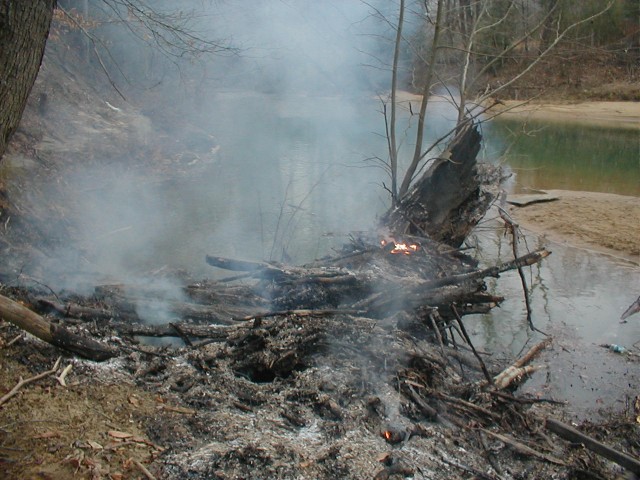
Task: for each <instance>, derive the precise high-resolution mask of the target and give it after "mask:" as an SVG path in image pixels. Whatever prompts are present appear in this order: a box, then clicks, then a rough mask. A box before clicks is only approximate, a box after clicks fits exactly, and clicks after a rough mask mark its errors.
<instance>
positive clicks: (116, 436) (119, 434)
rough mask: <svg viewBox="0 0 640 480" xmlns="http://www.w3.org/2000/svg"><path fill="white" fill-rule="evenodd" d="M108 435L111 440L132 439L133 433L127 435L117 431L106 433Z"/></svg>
mask: <svg viewBox="0 0 640 480" xmlns="http://www.w3.org/2000/svg"><path fill="white" fill-rule="evenodd" d="M107 433H108V435H109V436H110V437H113V438H131V437H133V433H127V432H119V431H118V430H109V432H107Z"/></svg>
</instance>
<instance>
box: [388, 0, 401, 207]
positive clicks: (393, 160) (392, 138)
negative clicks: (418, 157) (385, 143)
mask: <svg viewBox="0 0 640 480" xmlns="http://www.w3.org/2000/svg"><path fill="white" fill-rule="evenodd" d="M403 23H404V0H400V14H399V17H398V28H397V29H396V44H395V50H394V52H393V69H392V71H391V121H390V131H389V164H390V167H391V204H392V205H393V206H395V204H396V201H397V195H398V147H397V144H396V92H397V90H398V59H399V57H400V42H401V41H402V24H403Z"/></svg>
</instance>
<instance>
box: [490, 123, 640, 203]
mask: <svg viewBox="0 0 640 480" xmlns="http://www.w3.org/2000/svg"><path fill="white" fill-rule="evenodd" d="M485 138H486V139H487V143H488V147H487V148H488V152H487V153H488V155H496V154H501V153H503V152H505V154H504V160H505V162H506V163H507V164H508V165H509V166H510V167H511V168H512V169H513V171H514V172H515V174H516V178H515V188H514V190H515V192H517V193H520V192H526V191H528V190H530V189H563V190H584V191H591V192H605V193H616V194H620V195H633V196H640V131H639V130H637V129H628V130H626V129H607V128H602V127H588V126H582V125H571V124H562V123H546V124H542V123H534V122H528V123H527V124H526V125H523V124H522V123H521V122H519V121H512V120H506V119H497V120H494V121H493V122H492V123H491V124H490V125H487V126H485Z"/></svg>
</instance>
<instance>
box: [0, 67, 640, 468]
mask: <svg viewBox="0 0 640 480" xmlns="http://www.w3.org/2000/svg"><path fill="white" fill-rule="evenodd" d="M51 60H52V59H47V60H46V61H45V62H46V63H48V66H47V67H46V68H45V69H44V70H43V75H41V77H40V78H39V80H38V82H37V84H36V87H35V89H34V92H33V95H32V98H31V99H30V103H29V107H28V108H29V111H28V112H27V113H26V115H25V119H24V122H23V125H22V126H21V128H20V130H19V131H18V132H17V134H16V136H15V137H14V141H13V144H12V147H11V151H10V152H9V155H11V156H12V158H13V163H12V165H13V167H12V169H13V170H12V172H9V174H7V172H5V174H4V175H5V176H4V177H2V178H1V179H0V182H2V188H0V190H1V192H2V195H0V204H1V207H2V210H3V216H2V217H0V220H2V222H1V224H2V236H1V237H2V249H3V261H4V264H3V266H4V270H11V269H15V270H16V271H17V272H18V273H17V274H16V277H15V279H14V280H16V281H18V283H20V282H22V281H23V280H21V277H20V272H21V270H20V268H21V267H20V265H19V264H17V265H14V264H13V263H12V258H14V257H17V256H18V255H19V254H20V255H21V254H22V253H24V252H25V251H26V250H27V247H26V244H28V243H30V242H33V247H34V248H32V249H30V250H32V251H33V253H32V254H31V257H30V258H31V259H32V260H34V261H37V260H38V258H40V257H41V256H43V255H44V253H42V251H40V250H39V246H38V245H37V241H36V239H37V238H38V237H40V236H47V235H48V233H49V230H48V228H49V226H50V225H52V224H54V223H56V224H64V223H65V221H66V220H65V212H64V211H60V209H59V207H58V206H56V205H49V204H47V203H46V202H43V204H42V207H41V210H38V211H28V212H25V211H24V210H21V208H20V207H21V206H20V205H15V204H14V203H13V194H15V193H16V191H18V190H21V189H29V190H30V191H31V192H32V194H33V195H41V196H42V195H43V193H42V192H44V191H46V189H45V187H44V186H45V185H48V184H51V183H54V184H57V185H60V186H61V187H62V186H64V184H65V181H66V179H65V178H61V177H60V176H59V175H57V172H58V167H57V166H56V162H57V163H58V164H60V163H64V162H68V161H69V159H70V158H81V159H83V160H84V161H91V160H92V158H93V155H94V154H95V155H96V156H97V157H99V156H100V155H99V153H100V152H102V153H104V152H110V153H111V155H112V157H113V158H117V157H118V154H119V152H118V150H119V149H122V150H123V151H126V150H127V149H130V148H132V147H137V146H140V145H146V146H145V148H146V150H145V151H144V152H143V150H142V149H140V150H139V152H140V155H139V157H140V158H138V159H136V161H140V162H141V163H144V162H150V161H151V160H148V158H155V157H154V155H157V154H158V153H157V152H158V151H159V150H160V146H159V145H156V146H149V142H148V136H149V135H150V134H151V131H150V126H149V125H148V122H147V121H146V120H145V118H144V117H143V116H142V115H140V114H139V113H138V112H136V111H134V110H133V109H122V111H115V110H114V109H113V108H112V107H110V106H105V104H104V102H101V101H98V100H96V98H99V97H97V96H95V95H93V94H92V92H91V89H89V88H85V87H83V85H82V78H81V77H79V76H76V75H78V74H77V72H76V73H75V74H70V73H69V72H68V71H66V72H64V73H61V71H60V70H59V69H56V68H55V67H54V65H52V61H51ZM61 75H64V78H63V77H62V76H61ZM68 75H72V76H73V77H74V78H72V79H69V78H68ZM70 85H74V86H73V87H70ZM78 85H79V86H78ZM615 88H617V87H615V86H614V87H611V88H610V89H609V90H607V89H603V90H601V94H599V95H600V96H601V97H603V98H608V99H618V97H615V96H612V95H613V94H609V93H607V94H606V95H605V93H606V92H609V91H611V90H612V89H613V90H615ZM629 91H633V88H632V87H630V86H629V87H624V88H621V89H620V92H621V93H624V95H625V97H626V96H627V95H628V92H629ZM580 99H583V97H576V98H574V100H580ZM566 100H568V99H567V98H565V99H564V101H566ZM45 103H46V105H45ZM635 105H637V104H635ZM56 108H57V109H58V112H60V111H61V109H62V111H63V113H64V116H63V120H61V121H58V122H57V124H56V125H55V128H56V129H55V131H53V130H52V125H51V118H50V117H48V115H49V112H50V110H49V109H56ZM72 131H73V132H75V133H74V134H73V135H74V137H73V138H74V139H75V143H74V142H70V141H69V138H70V137H69V135H70V132H72ZM173 148H179V147H176V146H174V147H173ZM74 149H75V150H74ZM43 152H44V155H43ZM150 152H151V153H150ZM169 153H170V152H169V151H168V150H167V151H165V152H164V155H165V157H164V158H165V160H161V161H160V162H159V163H155V164H154V168H159V167H158V165H160V167H162V166H163V165H164V164H163V163H162V162H163V161H166V162H169V160H167V158H168V157H169ZM114 161H116V160H114ZM154 161H155V160H154ZM167 165H168V163H167ZM34 166H35V167H37V173H35V174H33V175H31V174H30V175H29V176H24V175H22V173H21V172H22V171H23V170H25V168H26V167H30V168H33V167H34ZM11 175H13V176H11ZM552 193H557V194H558V196H559V197H560V200H559V201H556V202H552V204H539V205H534V206H531V207H525V208H523V209H519V210H518V211H517V212H516V213H515V215H516V218H517V219H518V221H519V222H521V223H522V225H523V226H525V227H528V228H531V229H532V230H535V231H537V232H540V233H545V234H547V235H549V236H551V235H555V234H558V235H562V237H561V238H563V239H565V240H570V241H574V240H575V241H576V243H578V240H579V241H580V242H585V243H586V244H588V245H589V246H590V247H594V248H599V247H603V248H608V249H612V250H615V251H617V252H619V253H620V254H621V255H637V254H638V244H637V240H638V237H637V236H636V237H635V241H634V238H633V236H634V235H633V231H630V232H629V231H627V230H624V228H619V227H621V226H624V225H628V224H629V220H630V218H629V216H628V215H623V214H621V215H620V217H615V218H613V217H612V216H611V215H610V212H611V208H615V211H619V212H623V211H626V210H624V209H623V208H622V207H624V208H627V207H628V208H630V209H631V211H632V214H631V215H632V216H631V220H633V218H634V217H633V216H634V215H636V214H637V208H638V202H637V199H628V198H627V197H624V198H622V199H620V198H614V197H615V196H613V197H609V196H599V195H598V196H589V201H590V203H591V204H594V205H596V207H594V210H592V211H588V212H584V215H577V214H576V211H577V210H576V209H577V208H578V206H579V205H580V204H581V200H582V199H583V197H582V196H581V195H582V194H581V193H572V194H569V193H564V192H552ZM43 198H45V197H44V196H43ZM576 202H577V203H576ZM611 202H613V203H611ZM616 202H621V203H616ZM546 208H550V209H553V212H554V213H553V214H552V213H550V212H549V211H546V210H544V209H546ZM618 208H620V210H618ZM21 213H22V214H23V216H28V215H32V216H33V217H36V218H39V219H45V220H46V221H45V222H41V223H39V224H38V226H37V227H34V226H32V225H31V224H29V222H28V221H27V220H25V219H24V218H21V217H20V214H21ZM596 218H597V219H599V220H598V221H602V222H604V221H605V218H606V222H608V223H606V224H598V225H594V226H593V227H588V224H589V222H591V221H594V220H595V219H596ZM611 222H613V223H614V224H613V225H612V224H611ZM635 225H636V228H637V225H638V222H636V223H635ZM603 227H606V229H607V231H611V230H614V231H618V230H620V231H621V232H622V231H624V232H626V233H624V235H621V236H620V237H617V238H613V239H612V238H610V236H609V237H604V236H602V231H601V229H602V228H603ZM54 240H55V239H54ZM3 283H4V285H2V287H1V289H0V290H1V292H2V294H4V295H10V294H11V293H12V287H10V286H9V285H7V283H9V282H7V278H6V277H3ZM40 287H42V286H40ZM298 321H299V320H296V319H293V320H291V319H289V320H288V323H287V322H285V321H282V322H281V324H277V323H275V321H274V322H273V323H269V322H266V324H267V326H273V327H278V326H280V327H282V328H279V329H276V328H274V331H277V332H279V333H278V334H275V335H276V336H277V335H281V338H280V341H286V340H287V339H288V338H295V335H296V332H297V331H299V330H300V329H302V325H301V324H299V323H296V322H298ZM383 327H384V326H380V325H375V324H373V323H372V322H370V321H368V320H366V319H359V320H358V321H356V322H354V323H336V324H330V323H329V322H326V321H318V322H317V326H316V327H315V328H317V329H321V330H323V331H326V332H328V334H327V338H330V339H331V340H332V341H335V343H332V346H331V349H330V350H329V354H328V355H325V356H324V357H323V358H321V359H320V360H318V359H315V360H313V362H311V361H310V362H309V365H308V368H306V369H305V370H304V371H300V372H294V373H293V374H292V375H291V376H290V377H289V378H284V379H269V380H266V379H263V380H264V381H255V379H253V380H252V379H251V378H248V376H247V375H238V374H237V372H236V371H234V369H233V365H231V364H230V363H229V359H228V356H229V347H227V346H225V345H224V344H222V345H221V344H212V345H209V346H208V347H206V348H203V349H201V350H198V351H196V350H193V349H181V350H180V351H177V352H176V353H175V354H174V353H171V354H170V355H168V356H170V357H171V358H166V357H163V356H158V357H153V356H146V355H144V354H141V353H140V352H135V351H132V352H130V353H129V354H127V355H124V356H122V357H119V358H115V359H112V360H110V361H108V362H104V363H95V362H90V361H86V360H81V359H78V358H75V357H73V356H69V355H66V354H61V351H60V350H57V349H55V348H54V347H51V346H49V345H47V344H45V343H43V342H41V341H39V340H36V339H35V338H33V337H31V336H30V335H25V334H24V333H22V332H21V331H19V330H18V329H17V328H16V327H14V326H12V325H9V324H8V323H6V322H2V323H0V395H4V394H5V393H7V392H9V391H10V390H11V389H12V388H13V387H14V386H15V385H16V384H17V382H18V381H19V379H20V378H25V379H26V378H30V377H32V376H34V375H36V374H39V373H43V372H45V371H47V370H48V369H50V368H51V367H52V366H53V364H54V363H55V361H56V359H57V358H58V357H59V356H62V357H63V359H62V363H61V365H60V369H58V370H57V372H56V375H60V373H61V371H62V369H63V368H65V367H67V366H69V365H70V366H71V370H70V371H69V373H68V376H67V378H66V380H65V381H61V380H58V379H56V378H55V377H54V376H53V375H49V376H46V377H44V378H42V379H41V380H38V381H37V382H34V383H31V384H28V385H25V386H24V387H22V388H21V389H20V390H19V391H18V393H17V395H16V396H15V397H13V398H11V399H8V400H7V401H6V403H4V404H2V406H0V419H1V420H0V476H2V478H7V479H22V478H39V479H52V480H57V479H66V478H82V479H84V478H87V479H101V478H104V479H112V480H122V479H141V478H146V479H151V478H158V479H160V478H167V479H173V478H176V479H177V478H180V479H183V478H184V479H189V478H193V479H204V478H211V479H240V478H256V479H257V478H299V479H317V478H354V479H355V478H374V479H382V478H397V479H399V478H403V477H413V478H430V479H443V480H444V479H450V478H480V479H511V478H513V479H516V478H517V479H535V478H558V479H561V478H562V479H604V478H613V477H615V476H616V475H619V474H620V475H621V474H622V471H621V469H620V468H619V467H617V466H615V465H614V464H612V463H611V462H608V461H605V460H603V459H602V458H601V457H599V456H597V455H595V454H593V453H592V452H590V451H588V450H587V449H585V448H582V447H580V446H579V445H573V444H568V443H565V442H564V441H562V440H558V439H557V438H556V439H552V438H551V437H550V435H549V434H548V433H545V432H544V430H543V419H544V418H545V417H548V416H552V415H553V416H556V417H557V418H563V406H562V405H556V404H554V403H552V402H544V401H542V402H539V403H536V402H532V403H530V404H527V405H526V406H522V405H516V404H515V403H514V404H511V403H505V404H504V405H505V407H504V410H502V411H500V413H499V415H498V416H499V418H500V420H499V421H498V424H499V428H500V429H501V430H500V431H502V432H503V433H504V432H505V431H506V432H509V431H510V430H509V429H511V430H512V432H511V433H513V434H514V435H515V434H517V433H518V434H519V433H520V432H516V430H517V429H516V428H514V427H513V425H515V424H516V423H517V424H518V426H522V425H527V431H529V432H530V434H531V437H530V439H531V442H530V443H528V445H529V446H531V447H534V448H538V449H539V448H540V446H541V445H542V446H543V447H544V449H543V450H542V452H541V453H542V455H541V456H538V457H536V456H532V454H531V452H530V451H527V450H526V448H524V447H526V446H527V445H525V444H522V443H520V444H514V443H513V438H511V437H509V438H507V437H502V438H500V437H495V436H491V433H487V430H489V429H488V428H485V427H486V425H485V424H483V421H484V419H483V415H476V414H477V411H476V412H475V413H469V411H467V410H465V409H466V408H469V406H468V405H467V406H464V405H462V404H458V406H457V407H455V406H450V409H451V411H458V412H459V411H461V412H466V413H465V415H468V418H467V422H466V423H465V424H464V425H462V426H460V425H443V424H438V423H433V424H426V425H425V426H422V424H421V426H420V428H416V429H415V430H414V435H412V436H411V437H410V438H409V437H407V438H404V439H402V441H401V442H400V443H398V444H390V443H388V442H387V441H385V439H384V438H383V437H382V436H381V434H380V433H381V429H383V428H384V425H383V424H382V419H384V418H393V417H394V416H397V415H396V414H397V409H398V408H399V406H398V405H397V398H396V396H395V395H396V392H395V391H394V390H393V389H392V388H390V387H389V385H391V383H388V382H387V380H389V381H392V380H393V379H388V378H387V376H388V372H389V371H393V368H391V367H392V365H393V361H394V359H393V358H391V357H389V356H388V355H385V354H380V355H379V356H378V357H377V358H374V359H372V358H369V357H364V356H362V354H361V353H360V352H361V351H364V350H366V349H368V348H374V347H375V348H379V351H381V352H384V351H386V350H388V349H389V345H391V344H392V343H393V340H392V339H391V334H390V332H389V329H387V328H383ZM81 328H82V327H81ZM105 340H109V341H113V342H117V339H115V338H106V339H105ZM347 340H348V341H349V342H355V343H350V344H349V345H346V343H347ZM637 358H638V357H637V356H629V357H627V358H626V359H625V360H624V361H626V362H628V365H629V369H630V371H631V372H632V374H630V377H629V378H630V380H634V379H635V377H633V375H635V374H634V373H633V372H634V371H637V368H638V360H637ZM388 362H389V363H388ZM487 363H488V364H489V367H490V368H491V369H492V372H493V371H496V370H497V369H499V368H502V367H504V365H493V364H492V362H489V361H487ZM388 369H389V370H388ZM497 371H499V370H497ZM417 380H420V379H416V382H415V384H416V385H418V384H419V382H418V381H417ZM620 381H625V379H620ZM416 388H418V387H416ZM634 401H635V403H634ZM497 403H499V402H497ZM627 403H628V404H627V405H626V406H625V408H624V409H623V413H620V411H616V412H612V414H611V416H610V418H609V419H608V421H606V422H600V423H590V422H588V421H585V422H583V423H582V424H581V425H580V428H581V429H582V430H583V431H585V432H586V433H589V434H590V435H592V436H594V437H597V438H598V439H600V440H602V441H604V442H605V443H607V444H609V445H611V446H614V447H616V448H618V449H620V450H624V451H631V452H635V453H636V454H637V453H638V452H639V451H640V437H639V435H640V434H639V433H638V425H637V423H635V424H634V422H635V421H636V420H635V415H640V400H639V399H638V398H637V397H636V398H635V399H634V398H628V399H627ZM456 408H457V409H459V410H456ZM385 410H386V412H385ZM630 415H633V418H631V417H630ZM398 417H400V416H398ZM638 419H640V417H638ZM402 421H406V418H404V417H402V418H401V419H399V420H398V422H402ZM567 421H571V420H567ZM523 429H524V427H523ZM510 441H511V443H510ZM514 445H516V446H515V447H514ZM393 462H396V463H393ZM393 465H395V466H393ZM394 468H395V470H394Z"/></svg>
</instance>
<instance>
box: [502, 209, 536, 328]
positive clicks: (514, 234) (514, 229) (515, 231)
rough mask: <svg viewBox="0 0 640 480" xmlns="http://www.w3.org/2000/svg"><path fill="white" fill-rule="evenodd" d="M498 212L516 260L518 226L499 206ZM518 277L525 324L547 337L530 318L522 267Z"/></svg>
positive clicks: (527, 292) (529, 302) (529, 305)
mask: <svg viewBox="0 0 640 480" xmlns="http://www.w3.org/2000/svg"><path fill="white" fill-rule="evenodd" d="M498 212H500V218H502V220H503V221H504V223H505V224H506V225H507V227H508V228H509V231H510V232H511V246H512V249H513V258H514V259H517V258H518V241H519V237H520V233H519V232H518V229H519V227H518V224H517V223H515V222H514V221H513V220H512V219H511V217H510V216H509V214H508V213H507V212H506V210H505V209H504V208H502V207H500V206H498ZM517 269H518V275H519V276H520V282H521V283H522V293H523V294H524V304H525V306H526V307H527V322H528V323H529V328H531V330H533V331H535V332H540V333H542V334H543V335H547V334H546V333H545V332H543V331H542V330H540V329H538V328H536V327H535V325H534V324H533V320H532V318H531V300H530V298H529V288H528V287H527V279H526V278H525V276H524V272H523V271H522V266H520V265H518V266H517Z"/></svg>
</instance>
